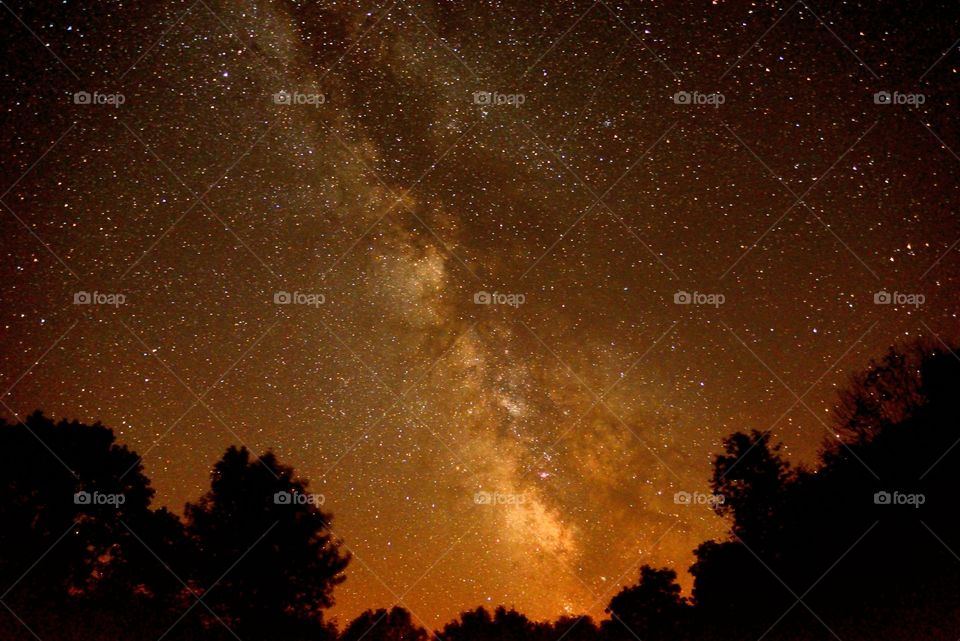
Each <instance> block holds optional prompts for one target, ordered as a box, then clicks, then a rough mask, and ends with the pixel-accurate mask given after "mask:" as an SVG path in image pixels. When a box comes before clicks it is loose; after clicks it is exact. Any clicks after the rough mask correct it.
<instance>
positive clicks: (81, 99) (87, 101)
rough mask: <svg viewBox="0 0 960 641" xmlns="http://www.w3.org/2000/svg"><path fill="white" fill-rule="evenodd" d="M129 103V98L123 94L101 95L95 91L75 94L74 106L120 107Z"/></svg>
mask: <svg viewBox="0 0 960 641" xmlns="http://www.w3.org/2000/svg"><path fill="white" fill-rule="evenodd" d="M126 101H127V97H126V96H124V95H123V94H122V93H100V92H99V91H94V92H93V93H90V92H89V91H76V92H74V94H73V104H75V105H97V106H109V107H119V106H120V105H122V104H123V103H125V102H126Z"/></svg>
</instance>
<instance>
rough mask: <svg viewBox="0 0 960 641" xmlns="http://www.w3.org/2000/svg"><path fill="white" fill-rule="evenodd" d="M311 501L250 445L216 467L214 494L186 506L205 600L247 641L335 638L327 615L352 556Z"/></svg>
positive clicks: (286, 472) (298, 483)
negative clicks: (343, 549) (282, 636)
mask: <svg viewBox="0 0 960 641" xmlns="http://www.w3.org/2000/svg"><path fill="white" fill-rule="evenodd" d="M311 496H313V495H310V494H308V491H307V483H306V481H303V480H300V479H297V478H295V477H294V473H293V470H292V469H291V468H289V467H285V466H283V465H281V464H280V463H279V462H278V461H277V460H276V457H275V456H274V455H273V454H270V453H268V454H266V455H264V456H263V457H261V458H260V459H256V458H253V459H252V458H251V456H250V453H249V452H248V451H247V449H246V448H236V447H231V448H230V449H228V450H227V451H226V453H225V454H224V455H223V458H222V459H221V460H220V461H219V462H218V463H217V464H216V465H215V466H214V471H213V475H212V481H211V487H210V491H209V492H208V493H207V494H206V495H205V496H204V497H203V498H202V499H200V501H199V502H197V503H195V504H188V505H187V510H186V521H187V532H188V534H189V536H190V537H191V538H192V539H194V540H195V541H196V543H197V547H198V550H199V556H198V557H197V559H196V568H195V572H194V575H195V576H196V579H197V581H198V583H199V585H200V586H201V588H202V589H203V590H204V594H203V600H204V602H205V603H206V604H207V606H209V607H210V608H211V609H212V610H213V612H215V613H216V614H217V616H219V617H220V618H221V619H222V620H223V621H225V622H226V623H227V625H229V627H230V628H231V629H233V630H234V631H235V632H236V633H237V634H238V636H240V637H241V638H243V639H244V640H245V641H255V640H258V639H272V638H275V636H276V635H277V632H278V631H280V630H282V631H283V633H284V634H285V635H286V636H285V638H288V639H300V638H303V639H308V638H309V639H322V638H325V637H330V636H331V635H332V634H333V631H332V628H331V627H330V626H329V625H328V624H326V623H325V622H324V619H323V612H324V610H325V609H327V608H329V607H330V606H331V605H333V588H334V587H335V586H336V585H338V584H339V583H341V582H342V581H343V580H344V575H343V570H344V569H345V568H346V566H347V563H348V561H349V556H348V555H345V554H342V553H341V551H340V543H339V542H338V541H337V540H335V539H334V538H333V536H332V535H331V533H330V529H329V528H330V520H331V516H330V515H329V514H326V513H324V512H322V511H321V510H320V509H319V507H318V506H317V504H316V503H317V501H312V500H308V499H309V498H310V497H311ZM201 614H203V613H202V612H201ZM203 616H204V618H207V617H206V615H203ZM206 622H207V624H208V625H211V626H212V625H214V623H215V622H212V621H209V620H207V621H206Z"/></svg>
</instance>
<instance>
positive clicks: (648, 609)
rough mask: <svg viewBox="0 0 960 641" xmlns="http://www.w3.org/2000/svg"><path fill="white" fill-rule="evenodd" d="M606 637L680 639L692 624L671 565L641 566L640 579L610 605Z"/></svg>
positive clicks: (653, 640) (618, 595)
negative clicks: (670, 567) (657, 567)
mask: <svg viewBox="0 0 960 641" xmlns="http://www.w3.org/2000/svg"><path fill="white" fill-rule="evenodd" d="M606 611H607V613H608V614H609V615H610V620H609V621H604V623H603V632H604V636H605V638H607V639H623V640H626V639H633V638H635V637H639V638H641V639H650V640H651V641H659V640H670V639H680V638H682V635H684V634H685V633H686V629H687V628H688V625H689V616H690V606H689V604H688V603H687V600H686V599H684V598H683V597H681V596H680V586H679V585H678V584H677V573H676V572H675V571H674V570H671V569H669V568H662V569H655V568H652V567H650V566H649V565H644V566H642V567H641V568H640V582H639V583H638V584H637V585H635V586H632V587H628V588H624V589H623V590H621V591H620V592H619V593H617V595H616V596H614V597H613V599H611V600H610V605H609V606H607V609H606Z"/></svg>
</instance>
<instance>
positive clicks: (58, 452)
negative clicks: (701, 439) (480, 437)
mask: <svg viewBox="0 0 960 641" xmlns="http://www.w3.org/2000/svg"><path fill="white" fill-rule="evenodd" d="M828 425H829V428H830V430H831V431H832V432H833V435H832V436H828V437H827V438H826V439H825V441H824V445H823V448H822V451H821V454H820V456H819V459H818V460H817V461H816V463H815V464H814V465H813V466H812V467H810V468H804V467H795V466H792V465H791V464H790V462H789V461H787V460H786V459H785V458H784V456H783V455H782V452H781V448H780V446H779V445H778V444H776V443H773V442H772V441H771V439H770V437H769V434H767V433H763V432H758V431H752V432H750V433H736V434H733V435H731V436H730V437H728V438H727V439H726V440H725V441H724V443H723V451H722V453H720V454H719V455H717V456H716V458H715V460H714V470H713V478H712V479H711V484H712V489H713V492H714V494H715V495H717V496H722V501H716V502H714V503H713V505H714V509H715V510H717V511H718V512H719V513H720V514H721V515H722V516H724V517H726V518H727V519H728V520H729V523H730V531H729V536H728V537H727V538H725V539H724V540H719V541H707V542H705V543H703V544H701V545H700V546H699V547H698V548H697V549H696V550H695V556H696V562H695V563H694V565H693V566H692V567H691V568H690V572H691V573H692V575H693V578H694V588H693V593H692V595H690V596H689V597H686V596H684V595H683V594H682V593H681V590H680V587H679V585H678V583H677V575H676V572H675V571H674V570H672V569H669V568H654V567H650V566H646V565H645V566H643V567H641V568H640V569H639V572H638V575H637V582H636V583H635V584H634V585H631V586H628V587H624V588H623V589H622V590H620V591H619V592H618V593H617V594H615V595H613V596H612V598H611V600H610V602H609V605H608V607H607V614H608V615H609V616H608V618H606V619H604V620H603V621H602V622H600V623H596V622H594V621H593V620H591V619H590V618H589V617H561V618H560V619H558V620H556V621H553V622H534V621H530V620H529V619H527V618H526V617H525V616H524V615H523V614H521V613H519V612H516V611H513V610H507V609H504V608H497V609H496V610H494V611H488V610H486V609H484V608H478V609H476V610H472V611H467V612H464V613H463V614H461V615H460V616H459V617H458V618H457V619H456V620H454V621H452V622H450V623H448V624H446V625H445V626H444V627H443V629H441V630H437V631H427V630H425V629H424V628H422V627H421V626H419V625H417V623H416V622H415V621H414V620H413V619H412V617H411V615H410V613H409V612H407V611H406V610H404V609H403V608H398V607H394V608H392V609H390V610H370V611H367V612H365V613H363V614H361V615H360V616H359V617H357V618H356V619H355V620H353V621H352V622H349V623H348V624H347V625H346V626H345V627H344V629H343V630H342V631H338V630H336V629H335V627H334V626H333V625H332V624H331V623H330V621H329V619H328V618H326V617H325V613H326V611H327V610H328V609H329V608H330V606H331V605H332V604H333V591H334V588H335V587H336V586H337V585H338V584H339V583H340V582H342V581H343V580H344V577H345V570H346V567H347V565H348V563H349V554H348V553H347V552H346V551H345V548H344V547H343V545H342V544H341V543H340V541H338V539H337V538H336V536H334V534H333V531H332V529H331V515H329V514H327V513H325V512H323V511H322V509H321V508H320V506H319V503H320V502H319V501H315V500H312V499H311V497H312V496H313V495H311V494H310V493H309V488H308V486H307V484H306V482H305V481H303V480H302V479H299V478H298V477H296V476H295V474H294V472H293V470H292V469H290V468H289V467H286V466H284V465H282V464H281V463H280V462H278V461H277V460H276V458H275V457H274V456H273V455H272V454H269V453H268V454H265V455H264V456H263V457H261V458H257V457H254V456H251V454H250V453H249V452H248V451H247V450H245V449H243V448H240V449H238V448H231V449H229V450H228V451H227V452H226V453H225V455H224V456H223V458H222V459H221V460H220V461H219V462H218V463H217V464H216V465H215V467H214V470H213V473H212V476H211V485H210V489H209V491H208V492H207V493H206V494H205V495H204V496H203V497H202V498H201V499H200V500H199V501H197V502H196V503H191V504H188V505H187V508H186V510H185V512H184V517H183V518H182V519H181V518H179V517H177V516H176V515H174V514H172V513H170V512H168V511H167V510H166V509H153V508H152V507H151V500H152V497H153V490H152V489H151V487H150V482H149V479H147V477H146V476H145V475H144V474H143V469H142V467H141V465H140V461H139V457H138V456H137V454H136V453H134V452H132V451H130V450H129V449H127V448H126V447H124V446H123V445H120V444H118V443H117V442H116V441H115V439H114V435H113V433H112V431H111V430H109V429H107V428H106V427H104V426H102V425H99V424H95V425H85V424H82V423H78V422H65V421H61V422H58V423H55V422H54V421H52V420H50V419H49V418H47V417H45V416H44V415H43V414H41V413H39V412H38V413H35V414H33V415H31V416H30V417H28V418H27V419H26V421H25V422H24V423H19V424H8V423H0V452H2V455H3V458H4V461H3V464H2V465H0V590H2V592H0V604H2V605H3V606H4V608H3V609H2V610H0V638H2V639H15V640H19V639H43V640H44V641H56V640H65V641H66V640H76V641H93V640H101V639H131V640H140V639H144V640H147V639H149V640H150V641H158V640H160V639H171V640H172V639H179V640H182V641H189V640H192V639H205V640H211V641H220V640H221V639H240V640H242V641H266V640H268V639H271V640H276V641H426V640H427V639H430V638H439V639H440V640H441V641H560V640H561V639H562V640H566V641H658V640H660V641H693V640H695V639H696V640H703V641H711V640H716V641H720V640H724V641H736V640H741V639H742V640H747V639H749V640H751V641H758V640H759V639H778V640H779V639H782V640H787V639H790V640H801V639H802V640H806V639H842V640H843V641H848V640H859V639H863V640H867V639H870V640H871V641H872V640H875V639H894V640H897V639H911V640H912V639H931V640H935V641H936V640H940V639H944V640H946V639H949V640H950V641H955V640H956V639H957V638H960V607H958V604H960V556H958V554H957V551H960V519H958V518H957V516H958V514H957V509H956V505H957V499H958V498H960V493H958V490H960V468H958V457H960V447H957V446H958V444H960V354H958V353H957V352H956V351H955V350H952V351H948V350H940V349H935V348H933V347H931V346H929V345H924V344H915V345H911V346H907V347H904V348H901V349H899V350H891V351H890V352H889V353H888V354H886V355H885V356H884V357H883V358H882V359H881V360H879V361H878V362H875V363H872V364H871V366H870V367H869V368H868V369H867V370H866V371H864V372H862V373H860V374H858V375H855V376H853V377H852V378H851V380H850V382H849V384H848V386H847V387H846V388H845V389H844V390H843V392H842V393H841V395H840V401H839V403H838V406H837V409H836V411H835V412H834V415H833V417H832V418H831V419H830V421H829V423H828ZM825 434H826V432H825ZM678 509H679V508H678Z"/></svg>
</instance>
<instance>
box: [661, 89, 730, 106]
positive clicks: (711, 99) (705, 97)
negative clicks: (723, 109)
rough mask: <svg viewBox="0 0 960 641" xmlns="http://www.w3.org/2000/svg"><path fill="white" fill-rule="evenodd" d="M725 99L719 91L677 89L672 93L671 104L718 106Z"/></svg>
mask: <svg viewBox="0 0 960 641" xmlns="http://www.w3.org/2000/svg"><path fill="white" fill-rule="evenodd" d="M726 101H727V97H726V96H724V95H723V94H722V93H720V92H719V91H714V92H713V93H702V92H699V91H678V92H677V93H675V94H673V104H675V105H708V106H710V107H719V106H720V105H722V104H723V103H725V102H726Z"/></svg>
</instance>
